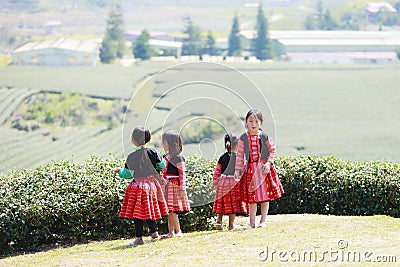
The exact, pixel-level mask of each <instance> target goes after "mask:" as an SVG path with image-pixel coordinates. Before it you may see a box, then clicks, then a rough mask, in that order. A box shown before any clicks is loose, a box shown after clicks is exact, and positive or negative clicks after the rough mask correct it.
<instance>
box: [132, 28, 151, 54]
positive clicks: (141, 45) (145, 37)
mask: <svg viewBox="0 0 400 267" xmlns="http://www.w3.org/2000/svg"><path fill="white" fill-rule="evenodd" d="M149 39H150V34H149V33H148V32H147V31H146V30H143V31H142V33H141V34H140V35H139V37H138V38H136V41H135V45H134V47H133V54H134V55H135V58H140V59H142V60H146V59H149V58H151V56H152V50H151V48H150V46H149Z"/></svg>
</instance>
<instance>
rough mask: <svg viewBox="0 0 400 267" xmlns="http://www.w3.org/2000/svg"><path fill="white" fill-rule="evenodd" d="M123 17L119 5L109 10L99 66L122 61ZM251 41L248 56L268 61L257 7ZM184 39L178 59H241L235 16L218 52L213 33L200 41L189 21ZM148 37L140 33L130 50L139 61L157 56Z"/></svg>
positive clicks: (265, 35)
mask: <svg viewBox="0 0 400 267" xmlns="http://www.w3.org/2000/svg"><path fill="white" fill-rule="evenodd" d="M123 25H124V23H123V17H122V10H121V7H120V6H119V5H117V6H115V7H114V8H113V9H111V11H110V13H109V16H108V19H107V27H106V33H105V36H104V38H103V41H102V44H101V48H100V60H101V62H102V63H112V62H114V60H116V59H118V58H122V57H123V55H124V54H125V52H126V49H128V48H127V47H126V46H125V41H124V38H123ZM254 30H255V36H254V37H255V38H254V39H253V43H252V53H253V54H254V56H255V57H256V58H257V59H259V60H266V59H271V58H272V52H271V40H270V39H269V36H268V20H267V18H266V16H265V14H264V9H263V6H262V5H260V6H259V8H258V12H257V22H256V25H255V29H254ZM183 33H184V34H185V37H184V38H183V40H182V44H183V45H182V56H193V55H194V56H200V57H201V56H202V55H206V54H207V55H210V56H216V55H224V56H241V55H242V52H243V45H242V41H241V35H240V22H239V16H238V15H237V14H235V16H234V18H233V21H232V27H231V30H230V33H229V36H228V48H227V49H226V51H224V50H225V49H221V48H218V47H217V46H216V39H215V36H214V33H213V32H212V31H211V30H209V31H208V32H207V35H206V37H205V38H204V37H203V33H202V30H201V28H200V27H199V26H198V25H196V24H194V23H193V21H192V19H191V18H190V17H188V18H186V19H185V27H184V30H183ZM150 38H151V36H150V33H149V32H148V31H147V30H146V29H144V30H143V31H142V32H141V34H140V35H139V36H138V37H137V38H136V40H135V42H134V44H133V46H132V47H131V50H132V53H133V55H134V56H135V58H140V59H142V60H146V59H150V58H151V57H153V56H156V55H157V52H156V51H154V50H153V49H152V48H151V47H150V45H149V40H150Z"/></svg>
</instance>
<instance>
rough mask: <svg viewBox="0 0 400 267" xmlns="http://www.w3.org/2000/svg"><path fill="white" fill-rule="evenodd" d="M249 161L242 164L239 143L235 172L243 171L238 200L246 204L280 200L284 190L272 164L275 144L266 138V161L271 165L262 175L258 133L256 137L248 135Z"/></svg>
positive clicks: (239, 145) (241, 148)
mask: <svg viewBox="0 0 400 267" xmlns="http://www.w3.org/2000/svg"><path fill="white" fill-rule="evenodd" d="M248 138H249V147H250V148H249V151H250V153H249V154H250V160H249V162H247V163H246V164H244V142H243V141H242V140H240V141H239V144H238V152H237V156H236V170H240V171H243V175H242V177H241V179H240V185H239V187H240V191H241V194H240V198H241V199H243V200H244V201H245V202H247V203H257V202H265V201H271V200H275V199H278V198H280V197H281V196H282V195H283V194H284V190H283V187H282V184H281V182H280V179H279V177H278V174H277V172H276V168H275V165H274V163H273V161H274V157H275V155H276V149H275V144H274V143H273V140H272V138H271V137H268V140H267V141H266V143H265V145H266V146H267V147H268V151H269V156H268V159H267V160H266V161H268V162H270V163H271V167H270V171H269V173H268V174H267V175H265V174H263V170H262V168H263V165H264V164H265V162H266V161H265V160H263V161H261V160H260V156H261V148H260V132H259V133H258V134H257V135H250V134H248Z"/></svg>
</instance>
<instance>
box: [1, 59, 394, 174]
mask: <svg viewBox="0 0 400 267" xmlns="http://www.w3.org/2000/svg"><path fill="white" fill-rule="evenodd" d="M178 63H179V62H151V61H149V62H143V63H140V64H138V65H136V66H132V67H120V66H97V67H92V68H45V67H22V66H20V67H18V66H7V67H1V69H0V99H1V102H0V150H1V155H0V172H6V171H7V170H9V169H10V168H13V167H15V168H18V169H20V168H34V167H36V166H38V165H41V164H44V163H47V162H50V161H53V160H57V159H61V158H67V159H70V160H75V161H80V160H82V159H86V158H88V157H89V156H90V155H99V156H106V157H107V156H111V157H121V156H123V155H124V154H126V153H127V152H129V150H130V149H131V145H130V144H129V136H130V132H131V129H132V127H134V126H136V125H143V124H144V125H146V126H147V127H149V128H150V129H151V130H152V131H153V133H154V136H153V139H152V145H155V146H156V147H157V148H158V149H160V147H161V146H160V138H159V137H160V131H161V130H163V129H165V128H170V127H173V128H175V129H177V130H182V129H185V130H187V131H188V132H190V131H191V130H192V131H195V130H194V129H195V128H193V127H192V124H191V123H192V122H194V121H196V120H203V121H210V122H212V123H213V125H214V126H215V127H221V128H222V129H223V130H224V131H234V132H237V133H240V132H242V131H244V128H243V126H242V125H241V121H240V118H243V117H244V116H245V113H246V112H247V110H248V109H249V107H257V108H260V109H261V110H262V111H263V113H264V121H265V122H264V125H263V129H264V130H265V131H267V132H268V133H269V134H270V135H271V136H272V137H273V138H274V139H275V142H276V143H277V148H278V154H279V155H282V156H285V155H298V154H310V155H321V156H325V155H334V156H336V157H338V158H342V159H345V160H360V161H364V160H389V161H399V159H400V152H399V151H400V150H399V145H398V144H399V143H400V125H399V123H398V122H399V121H400V108H399V107H400V105H399V104H400V95H399V90H400V88H399V85H398V81H399V79H398V77H400V76H399V74H400V67H399V66H396V65H395V66H378V65H336V64H332V65H329V64H328V65H320V64H315V65H313V64H288V63H259V64H255V63H231V64H230V66H225V65H223V64H216V63H204V62H199V63H183V64H181V63H179V64H178ZM176 64H178V65H176ZM174 65H175V66H174ZM168 66H171V68H169V69H165V68H166V67H168ZM172 66H174V67H172ZM43 91H44V92H70V93H81V94H84V95H88V96H91V97H95V98H99V97H100V98H103V99H120V100H121V101H125V102H126V103H129V104H128V110H130V111H131V112H129V113H126V117H125V121H124V123H123V124H122V125H120V126H118V127H114V128H111V129H109V128H107V127H97V128H96V127H95V128H93V127H69V128H63V129H62V130H57V131H54V130H53V129H44V128H41V129H38V130H35V131H29V132H26V131H18V130H16V129H11V126H10V120H11V119H12V118H14V117H15V115H16V114H18V110H19V109H20V105H21V104H22V103H23V101H25V100H26V99H28V97H29V96H31V95H34V94H36V93H38V92H43ZM132 96H133V97H132ZM54 109H57V107H56V106H55V107H54ZM227 118H228V119H227ZM193 134H196V132H194V133H193ZM220 139H221V138H219V137H218V138H216V139H215V140H213V138H211V139H210V140H206V141H207V142H205V143H200V145H199V144H193V145H186V146H185V147H184V153H185V154H186V155H189V154H201V153H204V151H202V147H203V149H209V150H211V152H209V154H207V155H211V156H213V155H219V154H220V153H222V152H223V145H222V142H221V140H220ZM207 144H211V145H209V146H208V147H207Z"/></svg>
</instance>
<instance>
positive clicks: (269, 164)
mask: <svg viewBox="0 0 400 267" xmlns="http://www.w3.org/2000/svg"><path fill="white" fill-rule="evenodd" d="M270 168H271V162H269V161H267V163H265V164H264V166H263V173H264V174H268V173H269V170H270Z"/></svg>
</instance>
